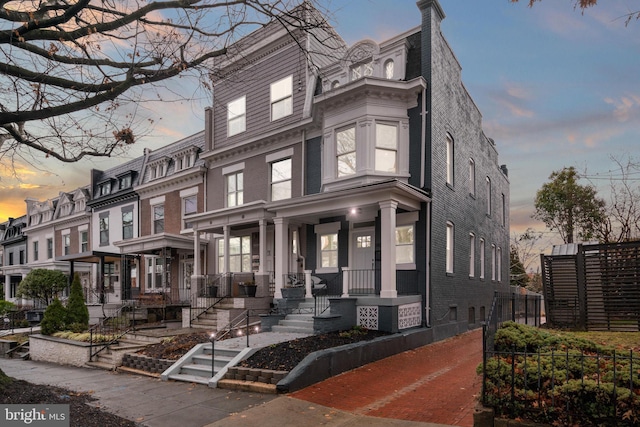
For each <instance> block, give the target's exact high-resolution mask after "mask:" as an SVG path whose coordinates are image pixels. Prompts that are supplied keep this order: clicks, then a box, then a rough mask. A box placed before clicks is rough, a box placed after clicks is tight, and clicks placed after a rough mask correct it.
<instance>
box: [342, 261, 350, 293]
mask: <svg viewBox="0 0 640 427" xmlns="http://www.w3.org/2000/svg"><path fill="white" fill-rule="evenodd" d="M350 278H351V268H350V267H342V298H348V297H349V279H350Z"/></svg>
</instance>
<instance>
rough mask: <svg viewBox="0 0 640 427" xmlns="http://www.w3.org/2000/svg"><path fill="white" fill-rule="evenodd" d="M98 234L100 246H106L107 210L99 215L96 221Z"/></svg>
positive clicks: (107, 239)
mask: <svg viewBox="0 0 640 427" xmlns="http://www.w3.org/2000/svg"><path fill="white" fill-rule="evenodd" d="M98 224H99V225H98V235H99V236H100V246H108V245H109V241H110V239H109V237H110V236H109V228H110V226H109V213H108V212H107V213H106V214H104V215H102V214H101V215H100V218H99V221H98Z"/></svg>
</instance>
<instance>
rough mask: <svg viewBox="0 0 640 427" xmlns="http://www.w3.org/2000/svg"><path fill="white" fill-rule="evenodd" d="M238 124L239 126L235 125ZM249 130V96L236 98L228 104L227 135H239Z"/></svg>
mask: <svg viewBox="0 0 640 427" xmlns="http://www.w3.org/2000/svg"><path fill="white" fill-rule="evenodd" d="M235 124H237V128H235V127H234V126H233V125H235ZM246 130H247V97H246V95H243V96H241V97H240V98H236V99H234V100H233V101H231V102H229V103H228V104H227V136H234V135H238V134H240V133H242V132H244V131H246Z"/></svg>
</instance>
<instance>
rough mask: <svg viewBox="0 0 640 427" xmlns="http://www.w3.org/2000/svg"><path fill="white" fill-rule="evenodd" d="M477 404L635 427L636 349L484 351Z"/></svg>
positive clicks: (521, 414)
mask: <svg viewBox="0 0 640 427" xmlns="http://www.w3.org/2000/svg"><path fill="white" fill-rule="evenodd" d="M490 356H491V357H490V358H489V359H488V364H487V362H485V367H484V369H483V371H484V373H485V374H484V375H483V400H482V401H483V404H484V405H485V406H490V407H492V408H494V411H495V414H496V415H498V416H500V415H504V416H508V417H510V418H525V419H529V420H533V421H536V422H542V423H549V424H551V423H554V425H586V424H585V423H588V425H611V426H636V425H638V424H637V423H638V422H639V421H640V378H639V376H638V367H640V354H638V353H637V352H636V353H634V352H633V350H630V351H629V352H627V353H617V352H615V351H614V352H613V353H609V354H606V353H599V352H596V353H594V354H587V353H584V352H582V351H576V350H565V351H558V352H555V351H551V352H540V351H537V352H533V353H527V352H526V351H524V352H523V351H515V349H514V350H512V351H496V352H490Z"/></svg>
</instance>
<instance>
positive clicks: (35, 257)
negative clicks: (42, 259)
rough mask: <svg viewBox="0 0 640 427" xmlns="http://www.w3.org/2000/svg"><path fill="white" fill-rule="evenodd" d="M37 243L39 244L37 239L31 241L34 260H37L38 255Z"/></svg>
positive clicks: (0, 264)
mask: <svg viewBox="0 0 640 427" xmlns="http://www.w3.org/2000/svg"><path fill="white" fill-rule="evenodd" d="M39 244H40V242H38V241H37V240H36V241H34V242H33V260H34V261H38V256H39V253H38V246H39ZM1 261H2V260H0V266H2V263H1Z"/></svg>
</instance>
